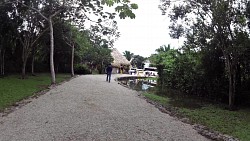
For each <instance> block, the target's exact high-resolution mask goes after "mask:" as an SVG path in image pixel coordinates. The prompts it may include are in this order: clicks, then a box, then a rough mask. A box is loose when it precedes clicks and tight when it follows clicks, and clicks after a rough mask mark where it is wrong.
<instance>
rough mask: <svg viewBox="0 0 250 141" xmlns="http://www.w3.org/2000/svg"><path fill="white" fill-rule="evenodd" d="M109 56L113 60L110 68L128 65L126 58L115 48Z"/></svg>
mask: <svg viewBox="0 0 250 141" xmlns="http://www.w3.org/2000/svg"><path fill="white" fill-rule="evenodd" d="M111 55H112V57H113V58H114V61H113V63H112V66H115V67H120V66H121V65H130V62H129V61H128V60H127V59H126V57H124V56H123V55H122V54H121V53H120V52H119V51H118V50H117V49H116V48H113V49H112V52H111Z"/></svg>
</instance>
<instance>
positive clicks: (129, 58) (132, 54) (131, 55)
mask: <svg viewBox="0 0 250 141" xmlns="http://www.w3.org/2000/svg"><path fill="white" fill-rule="evenodd" d="M123 56H125V57H126V59H127V60H128V61H130V60H131V59H132V57H133V56H134V53H131V52H130V51H127V50H125V51H124V52H123Z"/></svg>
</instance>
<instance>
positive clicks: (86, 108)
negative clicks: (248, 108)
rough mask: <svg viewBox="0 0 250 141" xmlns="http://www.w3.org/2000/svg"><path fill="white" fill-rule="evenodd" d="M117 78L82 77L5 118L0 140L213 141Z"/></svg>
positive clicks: (0, 128) (49, 92) (103, 76)
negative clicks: (109, 80) (109, 79)
mask: <svg viewBox="0 0 250 141" xmlns="http://www.w3.org/2000/svg"><path fill="white" fill-rule="evenodd" d="M117 76H120V75H112V80H111V83H108V82H106V80H105V79H106V76H105V75H83V76H79V77H76V78H74V79H72V80H71V81H69V82H65V83H63V84H62V85H59V86H56V87H54V88H53V89H51V90H50V91H48V92H47V93H46V94H44V95H41V96H40V97H38V98H37V99H33V100H32V101H31V102H30V103H28V104H27V105H25V106H23V107H21V108H20V109H17V110H15V111H14V112H12V113H10V114H8V115H7V116H3V117H0V141H208V140H209V139H207V138H205V137H203V136H201V135H200V134H198V132H197V131H196V130H194V129H193V126H191V125H189V124H185V123H183V122H181V121H178V120H177V119H176V118H174V117H171V116H169V115H168V114H165V113H162V112H160V111H159V110H158V109H157V108H156V107H155V106H154V105H151V104H150V103H147V102H146V101H145V100H144V99H142V98H140V97H139V96H138V92H136V91H133V90H130V89H128V88H125V87H123V86H121V85H119V84H117V82H116V81H114V78H115V77H117Z"/></svg>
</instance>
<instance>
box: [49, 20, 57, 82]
mask: <svg viewBox="0 0 250 141" xmlns="http://www.w3.org/2000/svg"><path fill="white" fill-rule="evenodd" d="M48 22H49V27H50V74H51V84H52V85H53V84H55V83H56V77H55V69H54V35H53V34H54V33H53V24H52V17H49V21H48Z"/></svg>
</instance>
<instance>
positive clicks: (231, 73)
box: [226, 55, 236, 110]
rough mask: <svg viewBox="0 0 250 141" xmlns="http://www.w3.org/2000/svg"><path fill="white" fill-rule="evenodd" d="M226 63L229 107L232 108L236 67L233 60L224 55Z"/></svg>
mask: <svg viewBox="0 0 250 141" xmlns="http://www.w3.org/2000/svg"><path fill="white" fill-rule="evenodd" d="M226 65H227V68H228V79H229V109H230V110H233V109H234V106H235V105H234V104H235V93H236V67H235V62H234V60H231V58H230V56H229V55H228V56H227V57H226Z"/></svg>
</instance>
